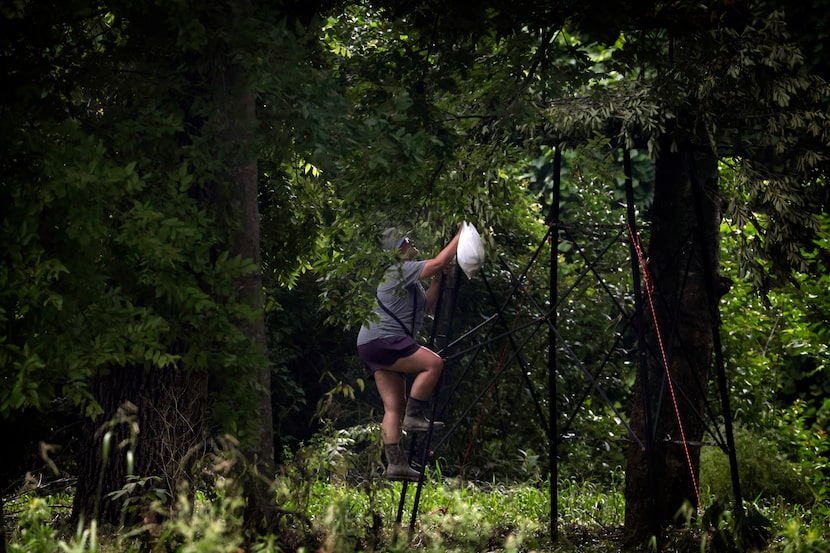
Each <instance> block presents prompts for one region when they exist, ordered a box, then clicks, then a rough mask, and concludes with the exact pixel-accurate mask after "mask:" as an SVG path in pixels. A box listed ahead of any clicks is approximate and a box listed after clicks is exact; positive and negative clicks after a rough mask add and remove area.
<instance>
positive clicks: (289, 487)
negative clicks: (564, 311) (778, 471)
mask: <svg viewBox="0 0 830 553" xmlns="http://www.w3.org/2000/svg"><path fill="white" fill-rule="evenodd" d="M332 444H333V445H332ZM323 445H325V444H321V443H315V444H312V446H311V447H309V448H308V449H307V450H306V451H303V452H298V454H297V456H295V457H294V458H292V459H290V462H289V463H287V464H286V466H285V468H284V470H283V471H282V472H281V473H280V474H278V475H277V476H276V478H275V480H274V482H273V490H274V503H275V506H276V507H277V509H276V511H277V512H278V513H279V518H278V520H277V521H276V522H275V527H274V528H273V530H272V532H270V533H269V534H267V535H262V534H250V533H249V532H248V529H247V528H246V527H245V523H244V516H243V513H244V501H243V499H242V497H241V496H240V493H239V491H238V487H237V486H236V485H235V482H234V479H233V477H232V476H231V475H230V474H226V475H225V476H224V477H223V476H219V477H217V478H216V480H215V487H214V488H212V489H211V490H195V492H193V491H191V492H192V493H188V490H184V491H183V493H182V494H180V496H179V498H178V500H177V504H176V508H175V509H174V510H173V514H172V515H171V516H169V517H167V518H165V519H164V520H163V521H162V522H161V523H159V524H145V525H141V526H136V527H132V528H111V527H102V526H98V525H95V524H94V523H93V524H89V525H86V526H80V527H75V528H73V527H71V526H70V524H69V523H68V519H69V506H70V505H71V504H72V496H71V491H72V490H71V489H68V490H64V491H62V492H58V493H55V492H49V491H48V489H47V488H45V487H40V488H33V489H28V490H25V491H21V492H20V493H19V494H18V495H16V496H15V497H11V498H7V502H6V520H5V521H4V522H5V524H6V528H7V534H8V535H9V546H8V551H9V552H13V553H23V552H26V553H41V552H43V553H46V552H49V553H52V552H55V551H61V552H66V553H86V552H89V553H111V552H112V553H115V552H118V553H128V552H151V553H155V552H162V551H163V552H165V553H166V552H181V553H198V552H209V553H223V552H227V553H240V552H242V551H245V552H247V551H250V552H252V553H253V552H255V553H272V552H273V553H276V552H278V551H302V552H307V553H311V552H319V553H329V552H330V553H341V552H349V551H355V552H357V551H363V552H367V553H368V552H380V551H383V552H389V553H394V552H401V553H403V552H425V553H426V552H442V553H443V552H459V553H461V552H483V551H487V552H493V553H502V552H504V553H513V552H531V551H538V552H551V553H576V552H579V553H608V552H618V551H619V552H623V551H630V550H632V549H634V550H639V551H649V550H650V547H649V544H639V547H634V548H631V547H629V548H626V547H625V544H624V541H623V519H624V510H625V503H624V498H623V493H622V490H623V486H624V473H623V471H622V469H620V468H617V469H615V470H613V471H612V472H611V474H610V475H605V477H604V478H602V482H601V483H600V482H598V481H591V480H583V479H578V478H565V479H561V480H560V481H559V482H558V483H557V486H556V492H557V515H558V521H557V524H556V528H555V530H556V536H555V539H553V540H552V539H551V530H552V529H551V510H550V502H551V495H550V487H549V484H548V482H547V481H545V480H540V479H539V478H538V476H535V475H533V474H528V475H527V476H526V478H524V480H522V479H514V480H513V481H501V480H496V479H493V480H490V481H489V482H482V481H472V480H468V479H463V478H459V477H450V476H445V475H443V474H442V473H441V470H440V466H438V467H435V468H434V469H433V468H429V469H427V479H426V481H425V483H424V485H423V487H422V489H421V494H420V497H419V503H418V510H417V516H416V517H415V521H414V524H413V526H412V528H411V529H410V518H411V515H412V512H413V500H414V498H415V495H416V490H417V486H416V485H415V484H409V485H408V486H407V494H406V501H405V502H404V505H403V512H402V517H401V524H397V523H396V518H397V513H398V506H399V501H400V498H401V494H402V491H403V488H404V486H403V484H401V483H393V482H388V481H385V480H383V479H382V478H380V476H379V472H378V471H376V470H375V469H374V468H373V467H374V466H375V465H376V464H377V462H376V461H377V452H374V453H373V452H372V451H371V448H369V449H366V450H364V451H363V454H364V455H368V457H367V458H365V459H362V460H361V459H355V458H354V456H355V455H358V454H356V453H354V452H353V451H354V448H353V447H352V446H353V445H354V444H353V442H351V441H349V439H348V438H347V437H345V436H344V435H343V434H338V435H337V436H336V439H335V440H333V441H332V442H330V443H329V444H328V446H327V447H323ZM321 452H323V453H321ZM373 455H374V456H375V457H372V456H373ZM373 459H374V460H373ZM218 464H219V463H217V466H218ZM357 467H359V468H357ZM712 482H717V480H716V479H713V480H712ZM208 491H209V492H210V494H208V493H206V492H208ZM703 492H704V493H703V503H704V507H705V509H706V513H704V516H700V517H697V518H696V519H695V520H692V521H691V522H690V523H689V524H688V525H687V526H685V527H682V528H678V529H675V530H672V531H671V532H669V533H668V534H667V535H666V536H665V541H664V543H663V551H671V552H678V553H685V552H695V553H697V552H700V553H721V552H723V553H732V552H733V551H737V550H738V549H737V548H736V547H735V539H734V536H735V535H736V534H735V529H736V528H740V525H738V524H736V521H735V516H734V515H733V514H732V513H731V512H730V511H729V506H728V505H722V504H721V503H720V502H719V501H718V500H717V497H716V496H715V495H714V494H713V493H712V489H711V488H706V489H705V490H703ZM189 497H195V501H191V500H189V499H188V498H189ZM134 499H135V501H136V503H137V504H142V502H143V503H144V504H146V503H147V502H146V501H143V498H141V497H136V498H134ZM144 499H146V498H144ZM747 507H748V509H747V512H748V514H749V515H750V516H748V517H747V518H746V524H745V525H744V527H745V530H744V531H743V533H742V535H744V536H750V537H751V536H754V535H760V534H758V529H759V528H762V527H764V526H765V525H767V524H768V525H769V530H770V534H769V536H768V539H767V540H766V541H765V542H764V543H763V545H762V546H759V547H757V548H756V549H755V551H758V553H827V551H830V506H827V505H824V504H823V503H821V502H816V503H814V504H813V505H812V506H811V507H804V506H802V505H799V504H795V503H793V502H792V501H791V500H788V499H787V498H784V497H781V496H776V497H774V498H763V497H758V498H756V499H755V500H754V501H750V502H747ZM719 509H720V510H719ZM753 532H754V533H753Z"/></svg>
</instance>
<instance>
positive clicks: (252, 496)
mask: <svg viewBox="0 0 830 553" xmlns="http://www.w3.org/2000/svg"><path fill="white" fill-rule="evenodd" d="M246 4H247V3H245V2H240V6H245V5H246ZM214 95H215V100H216V102H217V106H220V109H221V110H223V111H222V113H221V115H220V117H224V118H225V120H226V122H225V130H224V132H223V138H224V139H225V140H226V141H227V142H228V143H231V144H237V145H239V149H238V151H237V157H236V159H234V160H233V164H232V167H231V169H230V171H229V174H228V180H229V182H230V183H231V190H230V198H231V201H232V202H233V206H234V208H235V209H236V210H237V213H238V215H239V230H238V232H237V234H236V236H235V239H232V244H231V253H232V254H234V255H239V256H240V257H242V258H243V259H249V260H251V261H253V263H254V264H255V265H256V267H257V270H256V271H255V272H250V273H248V274H246V275H244V276H242V277H241V278H239V279H238V280H237V286H236V290H237V292H236V295H237V299H238V300H239V302H240V303H242V304H244V305H247V306H248V307H249V308H250V309H251V311H252V312H255V313H257V316H256V318H254V319H251V320H240V321H239V322H238V324H239V325H240V327H241V328H242V330H243V332H244V334H245V335H246V336H248V337H249V338H251V343H252V344H253V347H254V348H256V350H257V353H258V354H259V356H260V360H261V361H260V364H259V365H258V366H257V367H256V368H254V369H253V372H252V374H251V375H250V379H249V380H248V381H247V382H248V384H247V386H248V388H249V389H250V393H251V394H253V397H254V398H255V401H254V403H255V405H256V407H255V409H256V412H255V413H253V419H252V420H251V421H247V422H250V423H252V424H251V425H249V427H252V434H253V437H252V439H250V440H248V441H247V442H246V443H245V444H244V446H243V447H244V453H245V456H246V458H247V460H248V462H249V463H250V464H251V468H252V469H253V470H252V471H246V473H245V474H246V480H245V481H244V482H243V485H244V487H245V493H246V496H247V500H248V503H247V513H246V520H247V522H248V523H249V524H251V525H261V526H265V527H267V526H269V521H270V519H271V514H272V513H273V510H274V509H273V508H274V504H273V496H272V494H271V493H270V484H271V481H272V480H273V477H274V464H275V455H274V432H273V412H272V408H271V368H270V366H269V365H268V363H267V359H268V353H267V342H266V331H265V317H264V305H265V295H264V290H263V286H262V273H261V271H260V267H261V254H260V215H259V204H258V194H257V162H256V157H255V156H254V155H253V154H252V152H251V147H250V140H249V138H250V134H251V129H253V128H254V125H255V124H256V117H255V99H256V98H255V95H254V94H253V93H252V92H251V91H250V90H248V88H247V86H246V81H245V75H244V73H243V71H242V69H241V68H240V67H239V66H238V65H235V64H231V65H229V66H228V67H226V68H224V70H223V71H222V73H221V75H220V78H219V79H218V80H217V81H216V83H215V84H214Z"/></svg>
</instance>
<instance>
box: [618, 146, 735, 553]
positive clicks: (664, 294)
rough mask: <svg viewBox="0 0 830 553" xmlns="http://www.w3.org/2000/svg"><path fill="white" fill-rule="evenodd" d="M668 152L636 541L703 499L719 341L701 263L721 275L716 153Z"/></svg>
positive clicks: (630, 469)
mask: <svg viewBox="0 0 830 553" xmlns="http://www.w3.org/2000/svg"><path fill="white" fill-rule="evenodd" d="M662 152H665V153H662V154H661V155H660V157H659V159H658V160H657V164H656V174H655V194H654V207H653V217H652V231H651V240H650V244H649V249H648V260H649V261H648V272H649V275H650V280H651V283H652V284H653V286H652V289H651V291H650V293H649V292H648V291H646V292H645V294H646V295H647V297H646V298H645V299H644V300H645V301H644V317H645V319H646V325H647V331H646V332H647V339H646V340H647V343H646V344H645V347H646V348H647V349H648V354H647V356H646V359H647V361H646V363H645V367H641V369H640V372H639V373H638V376H637V379H636V383H635V400H634V405H633V408H632V417H631V419H632V420H631V425H632V428H633V429H634V431H635V432H636V433H637V435H638V436H640V437H641V440H642V442H643V443H644V444H651V447H649V446H646V447H645V448H643V447H641V446H640V445H639V444H637V443H632V445H631V446H630V447H629V449H628V453H627V461H628V465H627V469H626V488H625V499H626V509H625V527H626V532H627V534H628V536H629V538H630V539H631V540H632V541H634V542H636V543H643V542H644V541H645V540H647V539H649V538H650V537H651V536H658V538H659V535H660V532H661V529H662V528H664V527H666V526H668V525H671V524H672V523H674V522H675V521H679V522H681V523H682V522H684V521H685V519H684V518H682V517H681V516H680V513H681V512H682V509H684V508H685V506H687V505H690V506H691V508H692V509H694V508H695V507H696V506H697V505H698V503H699V500H698V492H697V490H696V487H697V481H698V475H699V473H700V471H699V468H700V446H699V443H700V441H701V439H702V437H703V432H704V424H703V421H702V420H701V417H702V416H704V414H705V389H706V384H707V382H708V379H709V371H710V367H711V361H712V353H713V347H714V346H713V336H712V316H713V313H714V310H713V309H712V306H711V305H710V301H709V298H708V295H707V282H706V281H705V276H704V275H706V274H707V270H705V268H704V263H708V264H709V266H710V267H711V269H712V270H711V273H709V274H712V275H715V278H717V275H718V274H719V272H718V255H717V252H718V247H719V234H718V227H719V224H720V200H719V198H718V196H717V177H718V175H717V160H716V158H715V157H714V155H713V154H712V153H711V152H708V151H705V152H693V151H692V150H691V148H685V149H683V148H682V147H681V149H680V151H678V152H672V153H669V147H668V145H665V147H664V148H663V149H662ZM696 187H699V188H698V189H697V190H698V191H700V192H701V193H700V194H698V193H697V192H696ZM698 200H699V201H700V202H701V203H700V204H697V205H700V206H701V208H702V209H701V210H700V214H701V215H702V217H699V216H698V213H697V210H696V201H698ZM699 219H701V220H699ZM651 302H653V305H654V311H652V307H651ZM653 313H656V322H657V324H656V325H655V319H654V316H653ZM658 330H659V336H658ZM664 357H665V359H667V363H668V367H669V368H668V372H669V373H670V375H671V380H670V381H669V380H667V378H666V369H665V366H664V363H663V358H664ZM678 413H679V417H678ZM649 424H650V425H651V428H650V429H649V428H648V426H649ZM649 433H650V434H649ZM647 436H650V440H649V439H647V438H646V437H647ZM684 438H685V447H684Z"/></svg>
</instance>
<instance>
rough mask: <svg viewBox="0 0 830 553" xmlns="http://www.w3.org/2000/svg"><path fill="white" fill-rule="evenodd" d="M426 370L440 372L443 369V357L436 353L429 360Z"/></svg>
mask: <svg viewBox="0 0 830 553" xmlns="http://www.w3.org/2000/svg"><path fill="white" fill-rule="evenodd" d="M427 370H428V371H430V372H436V373H440V372H441V371H442V370H444V359H443V358H441V357H439V356H437V355H436V356H435V357H434V358H433V359H431V360H430V363H429V368H428V369H427Z"/></svg>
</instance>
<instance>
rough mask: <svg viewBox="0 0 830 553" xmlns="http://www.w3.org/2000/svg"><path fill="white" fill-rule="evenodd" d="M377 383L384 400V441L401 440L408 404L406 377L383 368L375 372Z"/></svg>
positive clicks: (393, 441)
mask: <svg viewBox="0 0 830 553" xmlns="http://www.w3.org/2000/svg"><path fill="white" fill-rule="evenodd" d="M375 385H376V386H377V388H378V393H379V394H380V399H381V401H383V423H382V426H383V443H384V444H396V443H398V442H400V440H401V421H402V420H403V415H404V408H405V406H406V379H405V378H404V376H403V375H402V374H399V373H397V372H392V371H391V370H383V371H377V372H375Z"/></svg>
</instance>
